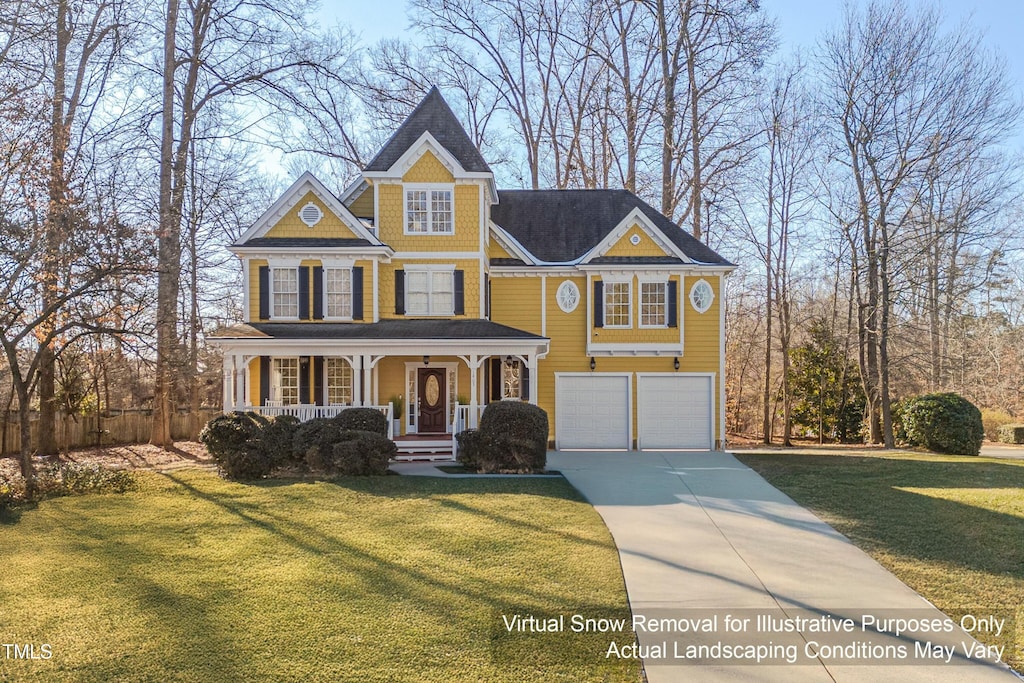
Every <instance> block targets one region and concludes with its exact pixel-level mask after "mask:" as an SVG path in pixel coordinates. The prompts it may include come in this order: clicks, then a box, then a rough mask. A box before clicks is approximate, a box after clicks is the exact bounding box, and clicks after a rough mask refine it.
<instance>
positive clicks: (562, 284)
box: [542, 276, 583, 313]
mask: <svg viewBox="0 0 1024 683" xmlns="http://www.w3.org/2000/svg"><path fill="white" fill-rule="evenodd" d="M542 277H546V276H542ZM566 287H571V288H572V289H574V290H575V291H576V303H574V304H573V305H572V308H566V307H565V305H564V304H563V303H562V298H561V295H562V290H563V289H565V288H566ZM555 303H556V304H558V309H559V310H560V311H562V313H572V312H574V311H575V310H576V309H577V308H579V307H580V304H581V303H583V293H582V292H581V291H580V286H579V285H577V284H576V283H575V282H573V281H572V280H569V279H565V280H562V281H561V282H559V283H558V287H557V288H556V289H555Z"/></svg>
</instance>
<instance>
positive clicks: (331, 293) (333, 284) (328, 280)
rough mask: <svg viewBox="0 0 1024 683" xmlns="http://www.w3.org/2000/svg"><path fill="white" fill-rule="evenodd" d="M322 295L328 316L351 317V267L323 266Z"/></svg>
mask: <svg viewBox="0 0 1024 683" xmlns="http://www.w3.org/2000/svg"><path fill="white" fill-rule="evenodd" d="M324 285H325V286H324V296H325V297H326V299H327V301H326V304H327V305H326V306H325V311H326V313H327V317H328V318H351V317H352V269H351V268H325V269H324Z"/></svg>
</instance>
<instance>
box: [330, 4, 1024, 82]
mask: <svg viewBox="0 0 1024 683" xmlns="http://www.w3.org/2000/svg"><path fill="white" fill-rule="evenodd" d="M322 3H323V4H322V7H321V11H320V16H321V17H322V18H323V20H324V21H325V22H326V23H333V22H338V23H341V24H345V25H348V26H350V27H352V28H353V29H354V30H355V31H356V32H357V33H359V34H361V35H362V38H363V42H364V44H373V43H375V42H377V41H378V40H380V39H381V38H390V37H399V36H401V35H402V34H403V33H404V32H405V31H406V30H407V27H408V20H407V19H406V2H405V0H371V1H370V2H359V3H356V2H354V1H353V0H322ZM761 3H762V6H763V7H764V8H765V10H766V11H767V12H768V13H769V14H770V15H772V16H774V17H776V19H777V21H778V27H779V37H780V39H781V45H780V51H781V52H783V53H788V52H790V51H792V50H793V49H795V48H797V47H804V48H809V47H811V46H812V45H813V44H814V42H815V40H816V39H817V38H818V36H820V35H821V33H822V32H823V31H825V30H826V29H828V28H829V27H830V26H833V25H835V24H837V23H838V22H839V19H840V17H841V14H842V7H843V3H842V2H841V1H840V0H761ZM938 4H939V6H940V7H941V8H942V11H943V13H944V15H945V16H946V18H947V20H948V21H951V22H958V21H961V20H963V19H965V18H968V17H970V18H971V21H972V24H973V25H974V26H975V27H976V28H978V29H981V30H982V31H984V32H985V34H986V35H985V40H986V42H987V43H988V44H989V45H990V46H992V47H993V48H996V49H997V50H999V51H1000V52H1001V53H1002V54H1003V56H1004V57H1005V58H1006V60H1007V64H1008V67H1009V71H1010V74H1011V75H1012V77H1013V79H1014V80H1015V82H1016V90H1017V92H1021V90H1022V88H1024V2H1022V1H1021V0H966V1H964V0H960V1H957V0H939V2H938Z"/></svg>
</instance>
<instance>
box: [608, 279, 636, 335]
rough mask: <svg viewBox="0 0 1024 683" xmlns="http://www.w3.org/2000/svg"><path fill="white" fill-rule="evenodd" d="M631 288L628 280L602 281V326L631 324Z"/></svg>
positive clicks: (629, 325) (627, 325)
mask: <svg viewBox="0 0 1024 683" xmlns="http://www.w3.org/2000/svg"><path fill="white" fill-rule="evenodd" d="M631 298H632V288H631V286H630V283H629V282H605V283H604V326H605V327H631V326H632V301H631Z"/></svg>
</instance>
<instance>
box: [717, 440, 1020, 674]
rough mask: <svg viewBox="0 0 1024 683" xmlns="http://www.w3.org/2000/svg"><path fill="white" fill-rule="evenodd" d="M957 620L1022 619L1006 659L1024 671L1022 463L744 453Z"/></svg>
mask: <svg viewBox="0 0 1024 683" xmlns="http://www.w3.org/2000/svg"><path fill="white" fill-rule="evenodd" d="M736 457H737V458H739V459H740V460H741V461H742V462H744V463H745V464H747V465H749V466H750V467H752V468H753V469H754V470H756V471H757V472H758V473H760V474H761V475H762V476H763V477H764V478H765V479H767V480H768V481H769V482H771V484H772V485H773V486H776V487H778V488H779V489H781V490H782V491H784V492H785V493H786V494H788V495H789V496H790V497H791V498H793V499H794V500H795V501H796V502H798V503H800V504H801V505H804V506H806V507H808V508H810V509H811V510H813V511H814V513H815V514H817V515H818V516H819V517H821V518H822V519H823V520H825V521H826V522H828V523H829V524H830V525H832V526H833V527H834V528H835V529H836V530H837V531H839V532H840V533H842V534H844V535H845V536H847V537H848V538H849V539H850V540H851V541H853V543H855V544H856V545H857V546H859V547H860V548H862V549H863V550H865V551H866V552H867V553H868V554H870V555H871V556H872V557H874V558H875V559H876V560H877V561H878V562H879V563H881V564H882V565H883V566H885V567H886V568H887V569H889V570H890V571H891V572H892V573H893V574H895V575H896V576H897V577H899V578H900V579H901V580H902V581H903V582H904V583H906V584H907V585H908V586H910V587H911V588H913V589H914V590H915V591H917V592H918V593H920V594H921V595H923V596H924V597H925V598H927V599H928V600H929V601H931V602H932V603H933V604H935V605H936V606H937V607H938V608H939V609H941V610H942V611H943V612H946V613H947V614H949V615H950V616H952V617H953V618H954V619H959V618H960V617H961V616H962V615H964V614H972V613H973V614H975V615H977V614H979V613H998V614H1001V615H1009V616H1012V617H1014V618H1015V624H1014V628H1012V629H1010V633H1009V634H1008V635H1007V636H1006V637H1004V638H1001V639H994V638H987V637H985V636H983V635H978V636H977V637H978V639H979V640H981V641H982V642H986V643H989V644H997V645H1005V646H1006V649H1005V651H1004V653H1005V654H1004V657H1003V659H1004V661H1006V663H1008V664H1009V665H1010V666H1012V667H1013V668H1015V669H1016V670H1017V671H1024V611H1022V607H1021V606H1022V605H1024V461H1011V460H996V459H991V458H971V457H958V456H944V455H932V454H922V453H878V454H865V453H864V452H863V451H860V452H852V453H848V454H836V455H795V454H778V453H770V454H768V453H764V454H761V453H738V454H736Z"/></svg>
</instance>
